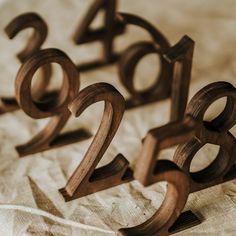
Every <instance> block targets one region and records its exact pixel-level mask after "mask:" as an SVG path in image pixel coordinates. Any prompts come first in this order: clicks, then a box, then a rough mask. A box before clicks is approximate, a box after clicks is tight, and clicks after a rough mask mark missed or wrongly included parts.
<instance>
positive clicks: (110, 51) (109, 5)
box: [73, 0, 125, 71]
mask: <svg viewBox="0 0 236 236" xmlns="http://www.w3.org/2000/svg"><path fill="white" fill-rule="evenodd" d="M116 8H117V0H109V1H106V0H95V1H94V3H93V4H92V5H91V7H90V8H89V10H88V12H87V14H86V15H85V17H84V19H83V21H82V22H81V24H79V25H78V27H77V29H76V31H75V34H74V37H73V40H74V42H75V43H76V44H84V43H91V42H95V41H101V42H102V43H103V55H102V58H101V59H98V60H95V61H92V62H88V63H84V64H80V65H78V68H79V70H80V71H86V70H91V69H96V68H98V67H101V66H105V65H109V64H111V63H114V62H116V61H117V60H118V59H119V55H118V54H116V53H115V52H114V38H115V37H116V36H118V35H121V34H123V33H124V32H125V27H124V24H122V22H121V21H119V20H118V19H117V18H116V17H115V16H116V15H115V13H116ZM99 10H103V11H105V17H104V26H103V27H101V28H99V29H91V28H90V27H89V26H90V24H91V23H92V21H93V19H94V18H95V17H96V15H97V13H98V12H99Z"/></svg>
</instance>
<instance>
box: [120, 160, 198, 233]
mask: <svg viewBox="0 0 236 236" xmlns="http://www.w3.org/2000/svg"><path fill="white" fill-rule="evenodd" d="M155 176H156V182H160V181H166V182H168V186H167V192H166V195H165V198H164V200H163V202H162V205H161V206H160V208H159V209H158V210H157V211H156V213H155V214H154V215H153V216H152V217H151V218H150V219H148V220H147V221H146V222H144V223H142V224H140V225H138V226H135V227H131V228H123V229H120V230H119V235H122V236H147V235H148V236H167V235H169V234H172V233H175V232H177V231H179V229H178V228H177V229H176V228H175V225H176V223H177V222H180V219H181V220H182V221H184V222H188V220H190V219H191V218H193V219H194V220H195V221H196V217H195V216H194V215H193V214H192V213H191V212H189V211H188V212H185V213H182V214H181V212H182V210H183V208H184V206H185V204H186V201H187V199H188V195H189V180H188V177H187V175H186V174H184V172H183V171H181V169H179V168H178V167H177V165H175V164H174V163H173V162H171V161H168V160H159V161H157V165H156V169H155ZM178 217H180V218H179V219H178ZM198 223H199V222H198ZM193 225H196V222H192V223H191V224H189V225H188V227H190V226H193ZM173 226H174V227H173ZM183 228H186V225H184V226H183Z"/></svg>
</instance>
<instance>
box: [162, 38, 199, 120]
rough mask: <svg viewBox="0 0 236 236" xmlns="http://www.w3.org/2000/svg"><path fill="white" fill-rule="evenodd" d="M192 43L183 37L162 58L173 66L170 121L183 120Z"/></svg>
mask: <svg viewBox="0 0 236 236" xmlns="http://www.w3.org/2000/svg"><path fill="white" fill-rule="evenodd" d="M194 44H195V43H194V41H193V40H192V39H191V38H189V37H188V36H187V35H185V36H184V37H183V38H182V39H181V40H180V41H179V42H178V43H177V44H176V45H174V46H173V47H171V48H170V49H169V50H168V51H167V53H166V54H165V55H164V58H165V59H166V60H167V61H169V62H170V63H173V64H174V74H173V81H172V84H171V109H170V111H171V114H170V121H178V120H183V118H184V116H185V109H186V106H187V103H188V92H189V84H190V79H191V70H192V60H193V51H194Z"/></svg>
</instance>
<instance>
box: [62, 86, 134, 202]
mask: <svg viewBox="0 0 236 236" xmlns="http://www.w3.org/2000/svg"><path fill="white" fill-rule="evenodd" d="M99 101H104V102H105V109H104V113H103V117H102V121H101V124H100V126H99V129H98V131H97V133H96V135H95V137H94V139H93V141H92V143H91V145H90V146H89V149H88V150H87V152H86V154H85V156H84V158H83V160H82V162H81V163H80V165H79V166H78V167H77V169H76V170H75V171H74V173H73V174H72V176H71V177H70V179H69V180H68V182H67V184H66V186H65V187H64V188H63V189H60V190H59V191H60V192H61V194H62V195H63V197H64V199H65V200H66V201H70V200H73V199H76V198H79V197H83V196H86V195H88V194H91V193H94V192H97V191H101V190H104V189H107V188H111V187H113V186H116V185H120V184H122V183H126V182H128V181H131V180H133V174H132V173H133V172H132V170H131V169H130V168H129V162H128V161H127V160H126V159H125V158H124V157H123V156H122V155H121V154H118V155H117V156H116V157H115V159H114V160H113V161H112V162H110V163H109V164H107V165H106V166H103V167H100V168H98V169H95V167H96V166H97V164H98V163H99V161H100V160H101V158H102V157H103V155H104V153H105V151H106V149H107V148H108V146H109V145H110V143H111V141H112V139H113V137H114V135H115V134H116V132H117V129H118V127H119V125H120V122H121V120H122V117H123V114H124V110H125V103H124V98H123V97H122V95H121V94H120V93H119V92H118V91H117V90H116V89H115V88H114V87H113V86H111V85H109V84H106V83H98V84H94V85H91V86H88V87H87V88H85V89H83V90H82V91H81V92H80V93H79V95H78V96H77V98H75V100H74V101H73V102H72V103H71V105H70V106H69V109H70V110H71V112H72V113H73V114H74V115H75V116H76V117H78V116H80V114H81V113H82V112H83V111H84V110H85V109H86V108H87V107H88V106H90V105H92V104H94V103H96V102H99Z"/></svg>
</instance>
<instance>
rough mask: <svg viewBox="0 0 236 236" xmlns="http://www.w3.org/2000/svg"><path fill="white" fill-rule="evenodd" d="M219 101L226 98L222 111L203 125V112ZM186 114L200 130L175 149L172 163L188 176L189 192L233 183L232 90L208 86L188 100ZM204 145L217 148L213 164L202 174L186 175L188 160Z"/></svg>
mask: <svg viewBox="0 0 236 236" xmlns="http://www.w3.org/2000/svg"><path fill="white" fill-rule="evenodd" d="M222 97H227V103H226V106H225V109H224V110H223V111H222V113H221V114H220V115H219V116H218V117H216V118H215V119H213V120H212V121H210V122H206V121H204V120H203V118H204V114H205V112H206V110H207V108H208V107H209V106H210V105H211V104H212V103H213V102H214V101H215V100H217V99H219V98H222ZM186 112H187V114H190V115H191V116H193V117H194V118H195V119H197V120H198V122H199V124H200V126H199V127H198V128H197V129H196V131H195V133H196V134H195V137H193V138H192V139H191V140H189V141H188V142H187V143H185V144H183V145H180V146H179V147H178V149H177V150H176V153H175V156H174V161H175V162H176V163H177V164H178V165H179V166H180V167H181V168H183V169H184V171H185V172H186V173H187V174H188V175H189V177H190V183H191V188H190V192H195V191H198V190H201V189H204V188H208V187H210V186H213V185H216V184H220V183H223V182H225V181H228V180H231V179H234V178H235V177H236V165H235V164H234V162H235V158H236V139H235V137H234V136H233V135H232V134H231V133H230V132H229V129H230V128H232V127H233V126H234V125H235V123H236V118H235V117H236V89H235V88H234V87H233V86H232V85H231V84H229V83H226V82H216V83H212V84H209V85H207V86H205V87H204V88H203V89H201V90H200V91H199V92H198V93H197V94H196V95H195V96H194V97H193V98H192V99H191V101H190V103H189V105H188V107H187V111H186ZM207 143H211V144H215V145H219V146H220V149H219V152H218V154H217V156H216V158H215V160H214V161H213V162H212V163H211V164H209V165H208V166H207V167H206V168H204V169H203V170H200V171H197V172H193V173H190V165H191V162H192V159H193V158H194V156H195V154H196V153H197V152H198V151H199V150H200V149H201V148H202V147H203V146H204V145H205V144H207Z"/></svg>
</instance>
